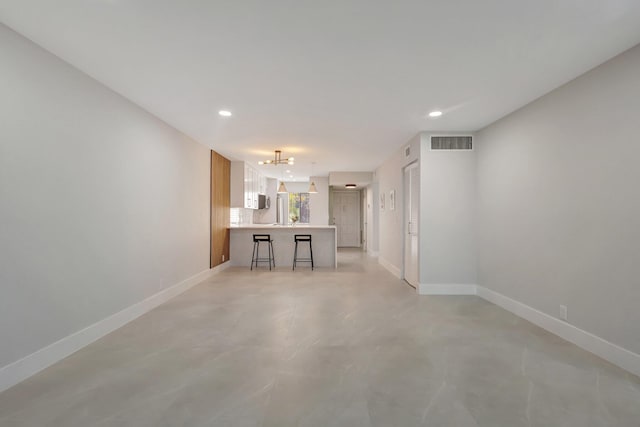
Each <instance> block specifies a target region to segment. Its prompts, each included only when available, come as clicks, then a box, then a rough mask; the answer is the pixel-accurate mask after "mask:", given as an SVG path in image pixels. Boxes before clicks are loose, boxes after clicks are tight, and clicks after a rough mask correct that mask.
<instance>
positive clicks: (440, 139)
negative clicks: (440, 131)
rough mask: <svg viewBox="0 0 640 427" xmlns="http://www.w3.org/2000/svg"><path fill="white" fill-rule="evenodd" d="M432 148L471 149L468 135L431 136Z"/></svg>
mask: <svg viewBox="0 0 640 427" xmlns="http://www.w3.org/2000/svg"><path fill="white" fill-rule="evenodd" d="M431 149H432V150H471V149H473V144H472V137H470V136H432V137H431Z"/></svg>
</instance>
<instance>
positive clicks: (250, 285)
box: [0, 250, 640, 427]
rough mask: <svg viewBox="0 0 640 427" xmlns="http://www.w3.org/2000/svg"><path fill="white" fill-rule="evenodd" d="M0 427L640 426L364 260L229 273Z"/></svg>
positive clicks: (468, 311)
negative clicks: (323, 266)
mask: <svg viewBox="0 0 640 427" xmlns="http://www.w3.org/2000/svg"><path fill="white" fill-rule="evenodd" d="M0 426H2V427H5V426H6V427H9V426H16V427H18V426H29V427H34V426H38V427H40V426H43V427H44V426H60V427H75V426H79V427H80V426H81V427H91V426H96V427H111V426H114V427H115V426H118V427H121V426H136V427H145V426H149V427H151V426H154V427H158V426H196V427H200V426H202V427H204V426H221V427H225V426H262V427H271V426H273V427H286V426H301V427H307V426H308V427H311V426H323V427H324V426H350V427H351V426H376V427H377V426H379V427H393V426H399V427H405V426H434V427H438V426H454V427H466V426H473V427H476V426H487V427H502V426H505V427H517V426H526V427H533V426H546V427H551V426H565V427H569V426H580V427H589V426H621V427H622V426H625V427H626V426H628V427H638V426H640V379H638V378H637V377H635V376H633V375H631V374H629V373H627V372H625V371H623V370H621V369H619V368H617V367H615V366H612V365H611V364H609V363H607V362H605V361H603V360H601V359H599V358H597V357H595V356H593V355H591V354H590V353H587V352H585V351H583V350H581V349H579V348H577V347H576V346H574V345H572V344H570V343H568V342H566V341H564V340H562V339H560V338H558V337H556V336H554V335H551V334H549V333H547V332H545V331H544V330H542V329H540V328H538V327H536V326H534V325H532V324H530V323H528V322H526V321H524V320H522V319H520V318H518V317H515V316H514V315H512V314H510V313H508V312H506V311H504V310H502V309H500V308H499V307H497V306H495V305H492V304H490V303H487V302H486V301H483V300H482V299H480V298H477V297H445V296H442V297H426V296H423V297H420V296H418V295H416V293H415V291H414V290H413V289H412V288H410V287H409V286H407V285H406V284H404V283H403V282H401V281H399V280H397V279H395V278H393V277H392V276H391V275H390V274H389V273H387V272H386V271H385V270H383V269H382V268H381V267H380V266H379V265H378V264H377V263H376V262H375V260H373V259H371V258H369V257H367V256H365V255H363V254H362V253H361V252H359V251H355V250H349V251H341V253H340V256H339V268H338V270H337V271H334V270H330V269H316V271H313V272H311V271H310V270H308V269H303V268H301V269H299V270H297V271H296V272H292V271H290V270H289V269H288V268H281V269H277V270H276V271H273V272H269V271H268V270H265V269H261V270H258V271H249V270H248V269H242V268H235V269H229V270H227V271H225V272H223V273H221V274H219V275H217V276H215V277H213V278H212V279H210V280H209V281H207V282H205V283H202V284H200V285H198V286H196V287H194V288H192V289H191V290H189V291H188V292H186V293H184V294H182V295H180V296H178V297H177V298H175V299H173V300H171V301H170V302H168V303H167V304H164V305H162V306H161V307H158V308H157V309H155V310H153V311H152V312H150V313H148V314H146V315H144V316H142V317H140V318H139V319H137V320H136V321H134V322H131V323H130V324H128V325H126V326H125V327H123V328H121V329H119V330H117V331H115V332H113V333H112V334H109V335H108V336H106V337H104V338H103V339H101V340H99V341H97V342H95V343H94V344H91V345H90V346H88V347H86V348H84V349H83V350H81V351H79V352H77V353H75V354H73V355H72V356H70V357H68V358H66V359H64V360H63V361H61V362H59V363H57V364H55V365H54V366H52V367H50V368H48V369H46V370H44V371H43V372H41V373H39V374H37V375H35V376H33V377H31V378H29V379H28V380H27V381H25V382H23V383H21V384H19V385H17V386H15V387H13V388H11V389H9V390H7V391H5V392H4V393H1V394H0Z"/></svg>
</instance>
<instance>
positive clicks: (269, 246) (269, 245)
mask: <svg viewBox="0 0 640 427" xmlns="http://www.w3.org/2000/svg"><path fill="white" fill-rule="evenodd" d="M267 246H268V249H269V271H271V260H272V259H273V257H272V256H271V242H269V244H268V245H267Z"/></svg>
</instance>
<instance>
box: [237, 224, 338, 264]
mask: <svg viewBox="0 0 640 427" xmlns="http://www.w3.org/2000/svg"><path fill="white" fill-rule="evenodd" d="M230 230H231V231H230V233H229V234H230V235H231V237H230V244H229V247H230V253H229V261H231V265H232V266H243V267H247V268H249V267H250V266H251V254H252V251H253V235H254V234H270V235H271V239H272V240H273V251H274V253H275V262H276V267H288V268H291V267H292V265H293V251H294V248H295V243H294V241H293V235H294V234H311V239H312V244H313V263H314V266H315V267H331V268H337V266H338V256H337V251H338V247H337V242H338V239H337V238H336V227H335V225H307V224H297V225H272V224H251V225H232V226H231V227H230ZM308 247H309V245H308V244H306V243H299V244H298V258H308V257H309V249H308ZM267 254H268V249H267V246H266V245H265V244H264V243H261V244H260V257H266V256H267ZM310 265H311V264H309V263H299V264H298V266H299V267H300V268H305V267H307V266H310ZM259 266H260V267H268V263H260V264H259Z"/></svg>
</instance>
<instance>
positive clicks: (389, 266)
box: [378, 256, 402, 279]
mask: <svg viewBox="0 0 640 427" xmlns="http://www.w3.org/2000/svg"><path fill="white" fill-rule="evenodd" d="M378 264H380V265H381V266H383V267H384V268H385V269H386V270H387V271H389V273H391V274H393V275H394V276H396V277H397V278H398V279H402V272H401V271H400V269H399V268H398V267H396V266H395V265H393V264H391V263H390V262H389V261H387V260H386V259H384V258H383V257H381V256H378Z"/></svg>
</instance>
